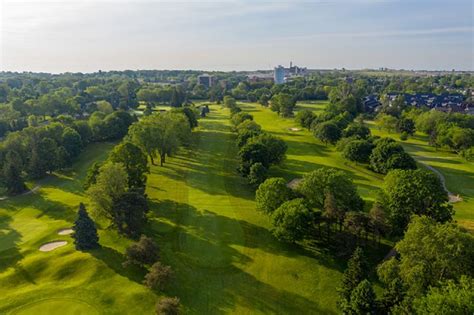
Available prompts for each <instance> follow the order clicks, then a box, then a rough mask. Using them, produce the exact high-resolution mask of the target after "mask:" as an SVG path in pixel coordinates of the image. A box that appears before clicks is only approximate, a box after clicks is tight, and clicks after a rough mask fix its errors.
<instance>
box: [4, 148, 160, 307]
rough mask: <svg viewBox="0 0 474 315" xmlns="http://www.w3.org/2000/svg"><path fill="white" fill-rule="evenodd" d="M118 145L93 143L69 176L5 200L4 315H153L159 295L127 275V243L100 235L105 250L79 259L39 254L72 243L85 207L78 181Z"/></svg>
mask: <svg viewBox="0 0 474 315" xmlns="http://www.w3.org/2000/svg"><path fill="white" fill-rule="evenodd" d="M112 147H113V144H94V145H91V146H89V147H88V148H87V149H86V151H85V152H84V153H83V154H82V156H81V158H80V162H79V163H77V164H76V165H75V167H74V169H73V171H71V172H70V174H67V175H63V176H52V177H49V178H46V179H44V180H41V181H40V182H38V184H40V185H41V189H40V190H39V191H38V192H37V193H36V194H30V195H28V196H21V197H15V198H12V199H9V200H7V201H0V257H1V259H0V296H2V298H1V299H0V313H1V314H5V313H10V312H11V313H12V314H46V313H47V314H66V313H67V312H74V311H78V312H81V313H86V314H94V310H99V309H100V310H103V312H104V313H110V314H117V313H120V312H121V311H123V310H128V311H129V312H131V313H134V314H144V313H150V312H151V310H152V309H153V304H154V302H155V300H156V295H155V294H154V293H152V292H150V291H149V290H147V289H146V288H144V287H143V286H142V285H141V284H140V283H139V282H140V281H141V277H142V272H141V271H129V270H125V269H122V267H121V265H120V264H121V262H122V261H123V257H122V254H120V252H123V250H124V247H125V246H126V245H127V242H128V241H126V240H124V239H122V238H120V237H118V236H117V235H116V234H115V233H114V232H111V231H101V234H100V237H101V243H102V245H103V248H102V249H100V250H96V251H94V252H93V253H81V252H77V251H75V250H74V246H73V245H72V244H71V243H69V244H68V245H66V246H64V247H62V248H59V249H56V250H54V251H52V252H48V253H43V252H40V251H38V247H39V246H40V245H41V244H43V243H45V242H48V241H51V240H57V239H64V240H67V241H69V242H71V238H70V237H69V236H59V235H57V230H58V229H61V228H64V227H69V226H71V225H72V222H73V220H74V218H75V211H76V209H77V206H78V204H79V202H81V201H86V198H85V196H84V194H83V190H82V184H81V181H82V179H83V178H84V175H85V173H86V171H87V168H88V167H89V165H90V164H91V163H92V162H93V161H94V160H102V159H104V158H105V157H106V154H107V152H108V151H109V150H110V149H111V148H112Z"/></svg>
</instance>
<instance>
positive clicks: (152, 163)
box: [149, 154, 156, 165]
mask: <svg viewBox="0 0 474 315" xmlns="http://www.w3.org/2000/svg"><path fill="white" fill-rule="evenodd" d="M149 156H150V160H151V165H156V164H155V159H153V155H151V154H149Z"/></svg>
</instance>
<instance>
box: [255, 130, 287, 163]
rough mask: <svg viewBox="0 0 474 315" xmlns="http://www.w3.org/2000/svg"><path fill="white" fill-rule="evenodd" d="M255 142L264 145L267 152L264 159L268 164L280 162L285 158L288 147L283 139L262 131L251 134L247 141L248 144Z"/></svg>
mask: <svg viewBox="0 0 474 315" xmlns="http://www.w3.org/2000/svg"><path fill="white" fill-rule="evenodd" d="M255 143H260V144H262V145H264V146H265V147H266V149H267V153H268V156H267V158H266V160H267V161H268V163H269V164H278V163H281V162H282V161H283V159H284V158H285V153H286V150H287V149H288V146H287V145H286V143H285V141H283V140H281V139H279V138H277V137H275V136H273V135H271V134H269V133H265V132H264V133H260V134H258V135H256V136H253V137H252V138H250V139H249V140H248V141H247V144H249V145H250V144H255Z"/></svg>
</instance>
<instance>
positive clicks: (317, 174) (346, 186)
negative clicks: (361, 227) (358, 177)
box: [298, 167, 364, 212]
mask: <svg viewBox="0 0 474 315" xmlns="http://www.w3.org/2000/svg"><path fill="white" fill-rule="evenodd" d="M298 191H299V192H300V193H301V194H302V195H303V196H305V197H306V199H307V200H308V201H309V204H310V205H311V206H312V207H315V208H319V209H322V208H323V207H324V200H325V198H326V195H327V194H328V193H331V194H332V195H333V196H334V198H335V200H336V203H337V206H338V208H339V209H340V210H342V211H344V212H347V211H360V210H362V208H363V205H364V202H363V200H362V199H361V198H360V196H359V194H358V193H357V189H356V187H355V185H354V184H353V183H352V180H351V179H350V177H349V176H347V174H346V173H344V172H342V171H338V170H336V169H333V168H326V167H322V168H319V169H317V170H316V171H313V172H311V173H308V174H305V175H304V176H303V181H302V182H301V183H300V184H299V186H298Z"/></svg>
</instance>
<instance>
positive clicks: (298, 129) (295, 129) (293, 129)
mask: <svg viewBox="0 0 474 315" xmlns="http://www.w3.org/2000/svg"><path fill="white" fill-rule="evenodd" d="M290 131H301V128H290Z"/></svg>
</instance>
